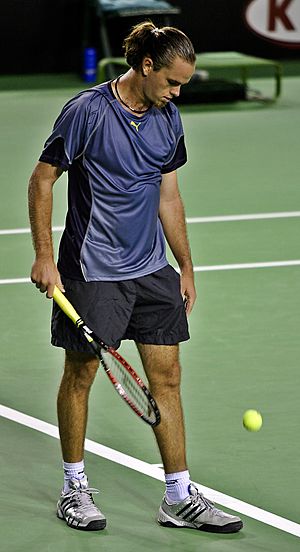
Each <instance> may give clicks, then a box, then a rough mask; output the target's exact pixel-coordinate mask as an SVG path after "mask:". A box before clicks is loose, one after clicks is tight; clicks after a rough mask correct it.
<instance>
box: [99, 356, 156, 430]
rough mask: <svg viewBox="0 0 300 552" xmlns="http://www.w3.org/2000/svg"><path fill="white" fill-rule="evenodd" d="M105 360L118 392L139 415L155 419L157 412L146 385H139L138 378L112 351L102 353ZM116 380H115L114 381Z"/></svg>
mask: <svg viewBox="0 0 300 552" xmlns="http://www.w3.org/2000/svg"><path fill="white" fill-rule="evenodd" d="M102 356H103V358H104V362H105V364H106V365H107V368H108V369H109V372H110V373H109V377H110V379H111V380H112V383H113V384H114V386H115V387H116V390H117V391H118V393H119V394H120V395H121V396H122V397H123V398H124V399H125V400H126V402H128V403H129V404H130V406H131V407H132V408H133V409H134V410H135V411H136V412H137V413H139V415H143V416H144V417H146V418H148V419H149V420H152V421H155V419H156V414H155V411H154V408H153V406H152V404H151V402H150V401H149V398H148V396H147V392H145V391H144V390H143V389H144V386H143V384H142V386H140V385H139V383H138V380H137V379H136V378H135V376H134V375H132V374H131V373H130V372H129V371H128V370H127V368H126V367H125V366H123V364H122V363H121V362H120V361H119V360H117V359H116V358H115V357H114V356H113V355H112V354H110V353H102ZM113 380H115V381H113Z"/></svg>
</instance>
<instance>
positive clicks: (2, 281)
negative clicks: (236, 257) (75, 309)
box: [0, 259, 300, 285]
mask: <svg viewBox="0 0 300 552" xmlns="http://www.w3.org/2000/svg"><path fill="white" fill-rule="evenodd" d="M299 265H300V260H297V259H295V260H292V261H270V262H266V263H240V264H228V265H211V266H194V271H195V272H214V271H219V270H245V269H251V268H279V267H284V266H299ZM175 270H177V272H179V269H178V268H176V269H175ZM28 282H31V280H30V278H2V279H0V285H1V284H2V285H5V284H27V283H28Z"/></svg>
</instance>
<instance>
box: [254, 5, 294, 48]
mask: <svg viewBox="0 0 300 552" xmlns="http://www.w3.org/2000/svg"><path fill="white" fill-rule="evenodd" d="M245 19H246V22H247V25H248V26H249V27H250V29H251V30H252V31H254V32H255V33H256V34H258V35H259V36H260V37H262V38H264V39H266V40H270V41H271V42H274V43H275V44H278V45H284V46H287V47H289V48H300V0H251V2H250V3H249V4H248V6H247V7H246V10H245Z"/></svg>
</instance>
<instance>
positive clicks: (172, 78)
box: [143, 57, 195, 108]
mask: <svg viewBox="0 0 300 552" xmlns="http://www.w3.org/2000/svg"><path fill="white" fill-rule="evenodd" d="M144 63H146V66H145V68H144V71H146V72H147V78H146V79H145V81H144V87H143V92H144V95H145V98H146V99H147V100H148V101H150V102H151V103H153V104H154V105H155V106H156V107H158V108H162V107H164V106H165V105H166V104H167V103H168V102H169V101H170V100H172V99H173V98H177V97H178V96H179V94H180V87H181V86H182V85H183V84H187V83H188V82H189V80H190V79H191V77H192V76H193V73H194V71H195V65H194V64H190V63H188V62H187V61H184V60H183V59H181V58H180V57H176V58H175V60H174V62H173V63H172V65H170V67H162V69H160V70H159V71H154V69H153V63H152V60H151V59H150V58H146V59H145V60H144Z"/></svg>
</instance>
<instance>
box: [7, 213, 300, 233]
mask: <svg viewBox="0 0 300 552" xmlns="http://www.w3.org/2000/svg"><path fill="white" fill-rule="evenodd" d="M295 217H300V211H283V212H278V213H252V214H251V213H250V214H246V215H217V216H212V217H187V218H186V222H187V223H188V224H195V223H196V224H197V223H206V222H234V221H242V220H265V219H278V218H295ZM63 229H64V226H53V227H52V232H62V231H63ZM12 234H30V228H8V229H6V230H0V236H10V235H12Z"/></svg>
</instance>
